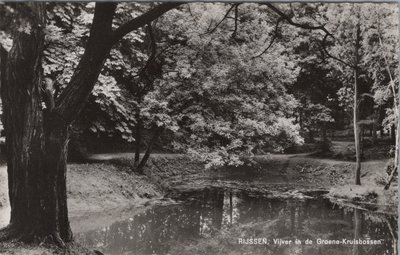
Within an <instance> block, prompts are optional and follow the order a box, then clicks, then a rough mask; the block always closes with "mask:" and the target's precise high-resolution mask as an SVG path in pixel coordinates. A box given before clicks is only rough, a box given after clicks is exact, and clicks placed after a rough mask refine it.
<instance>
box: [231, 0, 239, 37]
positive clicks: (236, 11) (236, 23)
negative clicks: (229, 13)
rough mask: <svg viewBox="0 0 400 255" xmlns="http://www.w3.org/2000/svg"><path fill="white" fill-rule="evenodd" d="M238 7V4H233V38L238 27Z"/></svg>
mask: <svg viewBox="0 0 400 255" xmlns="http://www.w3.org/2000/svg"><path fill="white" fill-rule="evenodd" d="M238 8H239V5H238V4H237V5H235V29H234V30H233V33H232V38H233V39H235V38H236V33H237V28H238Z"/></svg>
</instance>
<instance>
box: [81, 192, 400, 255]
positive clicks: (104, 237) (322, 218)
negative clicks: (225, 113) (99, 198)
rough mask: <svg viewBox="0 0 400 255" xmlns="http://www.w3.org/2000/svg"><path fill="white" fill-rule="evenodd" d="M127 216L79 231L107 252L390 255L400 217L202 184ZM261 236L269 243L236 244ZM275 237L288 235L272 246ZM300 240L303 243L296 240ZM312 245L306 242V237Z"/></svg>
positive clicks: (118, 254) (85, 239)
mask: <svg viewBox="0 0 400 255" xmlns="http://www.w3.org/2000/svg"><path fill="white" fill-rule="evenodd" d="M173 197H174V198H175V199H177V200H179V201H180V203H178V204H173V205H159V206H154V207H152V208H150V209H149V210H146V211H145V212H142V213H139V214H135V215H132V216H131V217H130V218H128V219H126V220H124V221H118V222H115V223H113V224H111V225H106V226H99V228H98V229H97V230H93V231H90V232H86V233H80V234H77V235H76V238H77V240H78V241H80V242H81V243H84V244H85V245H88V246H90V247H92V248H93V249H97V250H99V251H102V252H103V253H105V254H111V255H121V254H124V255H125V254H174V255H177V254H271V255H285V254H288V255H295V254H304V255H317V254H323V255H330V254H332V255H333V254H335V255H344V254H346V255H348V254H353V255H364V254H367V255H369V254H371V255H379V254H387V255H392V254H395V253H396V251H395V247H396V245H397V243H396V242H397V241H396V240H397V219H396V217H395V216H390V215H383V214H376V213H373V212H367V211H363V210H360V209H353V208H340V207H339V206H337V205H335V204H332V203H331V202H329V201H328V200H326V199H324V198H316V199H278V198H276V199H274V198H266V197H260V196H254V195H250V194H247V193H245V192H234V191H224V190H221V189H205V190H202V191H196V192H190V193H184V194H179V195H173ZM239 238H242V239H241V240H242V242H248V240H247V239H251V238H264V239H263V240H267V241H268V244H256V245H255V244H239ZM343 238H346V239H349V240H353V239H357V240H358V239H361V240H366V239H370V240H381V244H377V245H355V244H335V245H321V244H319V245H318V244H316V242H317V239H323V240H341V241H342V240H343ZM273 239H282V240H285V241H288V240H292V244H289V245H277V244H274V243H273ZM295 239H298V240H300V241H302V244H301V245H295V244H293V241H294V240H295ZM307 239H308V240H311V241H313V244H307V245H306V244H304V242H305V240H307Z"/></svg>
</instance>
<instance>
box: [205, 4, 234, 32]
mask: <svg viewBox="0 0 400 255" xmlns="http://www.w3.org/2000/svg"><path fill="white" fill-rule="evenodd" d="M237 5H238V4H233V5H232V6H231V7H230V8H229V9H228V10H227V11H226V13H225V15H224V17H223V18H222V19H221V20H220V21H219V22H218V23H217V25H215V27H214V28H213V29H211V31H207V33H209V34H212V33H214V32H215V30H217V28H218V27H219V26H220V25H221V23H222V22H224V20H225V19H226V18H227V17H228V15H229V13H230V12H231V11H232V9H233V8H235V6H237Z"/></svg>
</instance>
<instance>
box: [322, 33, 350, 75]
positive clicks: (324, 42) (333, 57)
mask: <svg viewBox="0 0 400 255" xmlns="http://www.w3.org/2000/svg"><path fill="white" fill-rule="evenodd" d="M328 37H329V34H325V36H324V39H323V40H322V42H321V44H320V45H321V49H322V52H323V54H325V55H327V56H328V57H329V58H332V59H334V60H336V61H338V62H340V63H342V64H344V65H345V66H348V67H350V68H355V66H354V65H352V64H350V63H348V62H346V61H344V60H342V59H340V58H338V57H336V56H334V55H332V54H330V53H329V51H328V50H327V49H326V41H327V39H328Z"/></svg>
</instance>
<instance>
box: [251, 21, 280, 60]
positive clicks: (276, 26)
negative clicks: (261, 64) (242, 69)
mask: <svg viewBox="0 0 400 255" xmlns="http://www.w3.org/2000/svg"><path fill="white" fill-rule="evenodd" d="M282 21H283V18H282V17H279V19H278V20H277V22H276V25H275V30H274V35H273V37H272V38H271V41H270V42H269V44H268V47H267V48H266V49H265V50H263V51H262V52H261V53H260V54H258V55H257V56H254V57H253V59H255V58H259V57H261V56H262V55H263V54H265V53H266V52H267V51H268V50H269V48H271V46H272V44H273V43H274V42H275V39H276V38H277V37H278V29H279V24H280V23H281V22H282Z"/></svg>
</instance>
